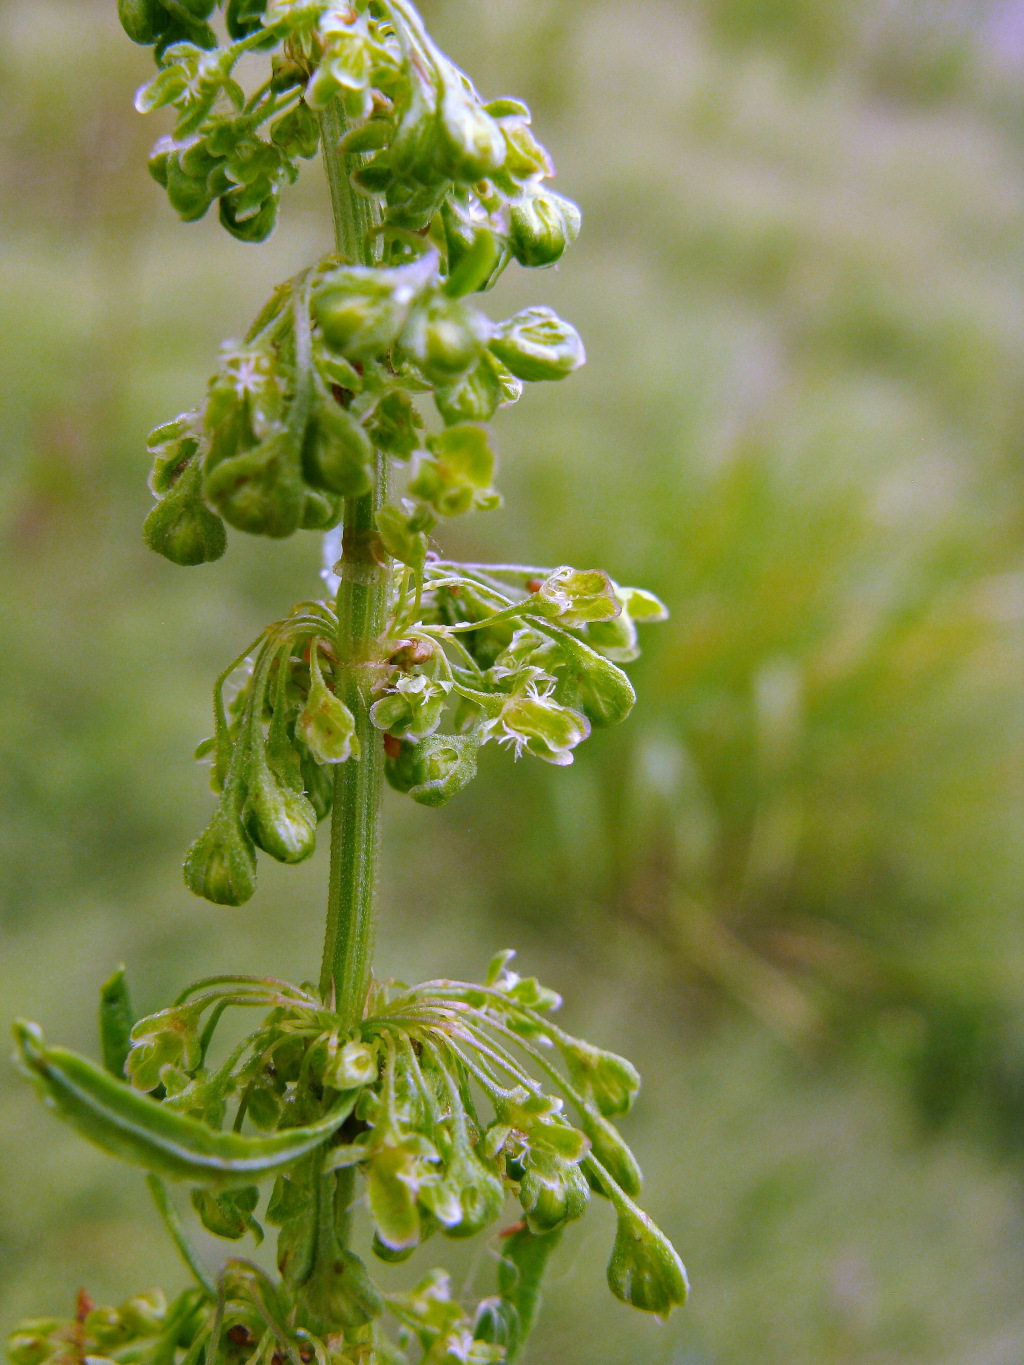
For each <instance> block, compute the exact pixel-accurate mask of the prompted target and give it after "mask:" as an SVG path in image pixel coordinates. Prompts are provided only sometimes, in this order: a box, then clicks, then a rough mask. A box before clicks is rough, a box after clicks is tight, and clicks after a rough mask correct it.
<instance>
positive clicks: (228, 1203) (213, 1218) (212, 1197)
mask: <svg viewBox="0 0 1024 1365" xmlns="http://www.w3.org/2000/svg"><path fill="white" fill-rule="evenodd" d="M259 1201H260V1192H259V1188H258V1187H257V1186H256V1185H247V1186H246V1187H245V1188H244V1189H241V1190H227V1191H225V1192H224V1193H223V1194H214V1193H213V1192H212V1191H211V1190H193V1191H192V1207H193V1208H194V1209H195V1211H196V1213H197V1214H198V1215H199V1221H200V1222H201V1223H202V1225H203V1227H204V1228H205V1229H206V1231H207V1232H212V1233H213V1235H214V1237H223V1238H225V1239H226V1240H227V1241H229V1242H237V1241H239V1240H240V1239H241V1238H243V1237H244V1236H245V1234H246V1233H247V1232H250V1231H252V1232H253V1233H255V1234H256V1241H257V1243H259V1242H262V1240H263V1229H262V1228H261V1227H260V1225H259V1223H257V1222H256V1220H255V1219H254V1218H253V1216H252V1213H253V1209H255V1207H256V1205H257V1204H258V1203H259Z"/></svg>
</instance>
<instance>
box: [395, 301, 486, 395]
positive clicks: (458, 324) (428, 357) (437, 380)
mask: <svg viewBox="0 0 1024 1365" xmlns="http://www.w3.org/2000/svg"><path fill="white" fill-rule="evenodd" d="M486 340H487V330H486V327H485V326H484V323H483V319H482V318H481V317H480V315H479V314H478V313H475V312H473V311H471V310H470V309H468V308H466V307H465V305H464V304H461V303H460V302H459V301H458V300H457V299H449V298H447V297H446V296H445V295H443V294H442V295H438V296H436V297H435V298H433V299H431V300H430V301H429V302H428V303H425V304H424V305H422V306H421V307H419V308H415V309H414V310H413V312H412V314H411V315H410V317H409V321H408V323H407V324H406V327H405V330H404V331H403V333H402V337H401V345H402V351H403V353H404V354H405V355H406V356H407V357H408V358H409V359H410V360H411V361H412V363H413V364H414V365H415V366H416V367H417V368H418V369H419V370H420V371H421V372H422V374H423V375H424V376H425V377H426V379H427V380H429V382H430V383H431V384H451V383H452V382H453V381H454V380H455V379H457V378H458V377H459V376H460V375H463V374H465V373H466V371H467V370H468V369H469V368H470V367H471V366H472V365H473V364H474V362H475V361H476V360H477V358H478V356H479V355H480V352H481V351H482V350H483V346H484V343H485V342H486Z"/></svg>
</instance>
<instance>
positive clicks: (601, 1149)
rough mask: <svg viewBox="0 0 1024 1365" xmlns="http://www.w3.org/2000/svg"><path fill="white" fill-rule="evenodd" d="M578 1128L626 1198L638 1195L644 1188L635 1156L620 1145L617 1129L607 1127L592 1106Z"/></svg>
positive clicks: (621, 1143)
mask: <svg viewBox="0 0 1024 1365" xmlns="http://www.w3.org/2000/svg"><path fill="white" fill-rule="evenodd" d="M581 1126H582V1128H583V1131H584V1132H585V1133H586V1135H587V1137H588V1138H589V1139H590V1145H591V1148H592V1150H593V1153H594V1155H595V1156H596V1157H597V1159H598V1161H600V1163H601V1165H602V1166H603V1167H604V1168H605V1170H607V1172H608V1174H609V1175H610V1176H611V1177H612V1179H613V1180H614V1181H616V1182H617V1184H619V1185H620V1186H621V1187H622V1188H623V1189H624V1190H625V1191H626V1193H627V1194H628V1195H630V1196H632V1197H635V1196H636V1195H638V1194H639V1193H640V1190H641V1187H642V1185H643V1176H642V1175H641V1173H640V1167H639V1166H638V1165H637V1160H636V1157H635V1156H634V1155H633V1153H632V1152H631V1151H630V1150H629V1148H628V1147H627V1146H626V1144H625V1143H624V1142H623V1140H622V1138H621V1136H620V1135H619V1131H618V1129H617V1128H615V1127H614V1126H613V1125H612V1124H610V1123H609V1122H608V1120H607V1119H606V1118H604V1117H603V1116H602V1115H601V1114H600V1113H599V1112H598V1110H597V1108H596V1106H594V1105H587V1106H586V1108H585V1109H584V1111H583V1120H582V1124H581Z"/></svg>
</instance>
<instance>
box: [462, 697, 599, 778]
mask: <svg viewBox="0 0 1024 1365" xmlns="http://www.w3.org/2000/svg"><path fill="white" fill-rule="evenodd" d="M483 729H484V734H485V738H486V739H496V740H497V741H498V743H499V744H506V745H508V746H509V747H511V748H512V749H514V751H515V756H516V758H519V757H520V755H521V754H524V753H527V754H532V755H533V757H534V758H542V759H543V760H544V762H545V763H552V764H554V765H555V767H558V768H564V767H568V765H569V764H570V763H571V762H572V750H573V749H575V748H576V746H577V744H581V743H582V742H583V740H585V739H586V738H587V737H588V736H589V734H590V722H589V721H588V720H587V718H586V716H583V715H580V713H579V712H578V711H573V710H570V708H569V707H567V706H561V705H560V704H559V703H558V702H556V701H553V700H552V699H551V697H550V696H544V695H542V694H541V693H540V692H538V691H537V689H536V687H534V686H533V685H532V684H531V686H530V687H529V688H528V689H527V691H526V692H524V693H521V694H518V695H515V696H512V697H510V698H509V700H508V701H507V702H506V703H505V704H504V706H503V707H502V708H501V713H500V715H499V716H497V717H496V718H495V719H494V720H489V721H487V722H485V724H484V727H483Z"/></svg>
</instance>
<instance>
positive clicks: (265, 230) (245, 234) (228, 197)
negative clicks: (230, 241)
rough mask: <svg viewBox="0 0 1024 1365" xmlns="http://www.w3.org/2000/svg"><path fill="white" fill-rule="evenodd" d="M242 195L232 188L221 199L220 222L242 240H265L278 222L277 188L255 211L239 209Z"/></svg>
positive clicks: (233, 235)
mask: <svg viewBox="0 0 1024 1365" xmlns="http://www.w3.org/2000/svg"><path fill="white" fill-rule="evenodd" d="M239 198H240V195H239V193H238V191H237V190H231V191H230V192H229V193H228V194H225V195H223V196H222V197H221V199H220V210H219V211H220V224H221V227H222V228H224V229H225V230H226V231H227V232H230V233H231V235H232V237H237V238H238V240H239V241H240V242H265V241H266V240H267V238H268V237H269V236H270V234H271V233H272V232H273V231H274V228H275V226H276V224H277V208H278V193H277V190H276V188H275V189H273V190H272V191H271V192H270V194H268V195H267V197H266V198H265V199H264V200H263V202H262V203H261V204H260V206H259V207H258V209H257V210H256V212H255V213H244V214H243V213H242V212H240V211H239V208H238V203H239Z"/></svg>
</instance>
